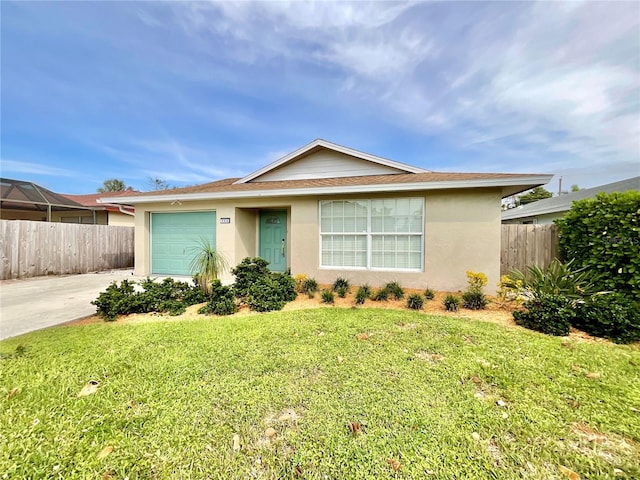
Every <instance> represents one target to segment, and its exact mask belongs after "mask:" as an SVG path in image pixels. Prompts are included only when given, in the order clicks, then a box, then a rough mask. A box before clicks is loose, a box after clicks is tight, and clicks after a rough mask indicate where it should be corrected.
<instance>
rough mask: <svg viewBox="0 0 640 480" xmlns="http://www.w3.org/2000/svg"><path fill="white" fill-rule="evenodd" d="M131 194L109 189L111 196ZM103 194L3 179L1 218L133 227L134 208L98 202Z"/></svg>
mask: <svg viewBox="0 0 640 480" xmlns="http://www.w3.org/2000/svg"><path fill="white" fill-rule="evenodd" d="M131 193H132V191H124V192H110V193H109V195H111V196H118V195H123V194H126V195H130V194H131ZM104 195H105V194H104V193H94V194H89V195H67V194H64V193H56V192H52V191H51V190H49V189H46V188H44V187H42V186H40V185H37V184H35V183H33V182H29V181H26V180H14V179H10V178H0V219H2V220H31V221H37V222H61V223H82V224H85V225H119V226H128V227H133V224H134V222H133V216H134V215H135V210H134V209H133V207H132V206H130V205H119V204H118V205H116V204H104V203H98V202H97V199H98V198H100V197H103V196H104Z"/></svg>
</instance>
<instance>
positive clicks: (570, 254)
mask: <svg viewBox="0 0 640 480" xmlns="http://www.w3.org/2000/svg"><path fill="white" fill-rule="evenodd" d="M556 224H557V225H558V237H559V247H560V253H561V254H562V255H563V256H564V258H567V259H573V260H574V268H576V269H582V268H586V269H589V270H591V271H593V272H594V273H596V274H598V278H596V279H595V280H596V285H597V287H598V290H608V291H617V292H621V293H626V294H627V295H628V296H629V297H631V298H634V297H635V298H638V297H640V192H638V191H637V190H630V191H627V192H623V193H620V192H617V193H610V194H605V193H599V194H598V195H596V197H595V198H586V199H584V200H578V201H576V202H573V205H572V207H571V210H569V211H568V212H567V213H566V214H565V215H564V216H563V217H562V218H561V219H558V220H556Z"/></svg>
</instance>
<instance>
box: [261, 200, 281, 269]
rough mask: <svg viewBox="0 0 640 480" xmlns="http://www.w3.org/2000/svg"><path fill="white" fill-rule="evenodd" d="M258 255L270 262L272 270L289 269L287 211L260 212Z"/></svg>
mask: <svg viewBox="0 0 640 480" xmlns="http://www.w3.org/2000/svg"><path fill="white" fill-rule="evenodd" d="M258 255H259V256H260V257H261V258H264V259H265V260H266V261H268V262H269V269H270V270H271V271H272V272H284V271H285V270H286V269H287V212H285V211H284V210H265V211H262V212H260V248H259V253H258Z"/></svg>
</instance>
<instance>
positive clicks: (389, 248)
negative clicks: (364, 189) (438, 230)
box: [320, 198, 424, 269]
mask: <svg viewBox="0 0 640 480" xmlns="http://www.w3.org/2000/svg"><path fill="white" fill-rule="evenodd" d="M320 229H321V230H320V231H321V238H322V241H321V255H320V258H321V262H322V265H323V266H333V267H362V268H365V267H366V266H367V264H368V263H369V264H370V265H371V266H372V267H375V268H388V269H396V268H399V269H403V268H405V269H420V268H421V267H422V255H423V251H422V250H423V242H424V239H423V235H422V233H423V231H424V200H423V199H422V198H390V199H389V198H387V199H376V200H369V201H367V200H336V201H321V202H320ZM369 238H370V241H371V251H368V247H367V245H368V241H369Z"/></svg>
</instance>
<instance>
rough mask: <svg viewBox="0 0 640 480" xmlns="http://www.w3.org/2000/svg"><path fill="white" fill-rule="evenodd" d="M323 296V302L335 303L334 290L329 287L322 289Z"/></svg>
mask: <svg viewBox="0 0 640 480" xmlns="http://www.w3.org/2000/svg"><path fill="white" fill-rule="evenodd" d="M321 298H322V303H327V304H333V303H334V301H335V297H334V295H333V291H332V290H329V289H326V290H323V291H322V294H321Z"/></svg>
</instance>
